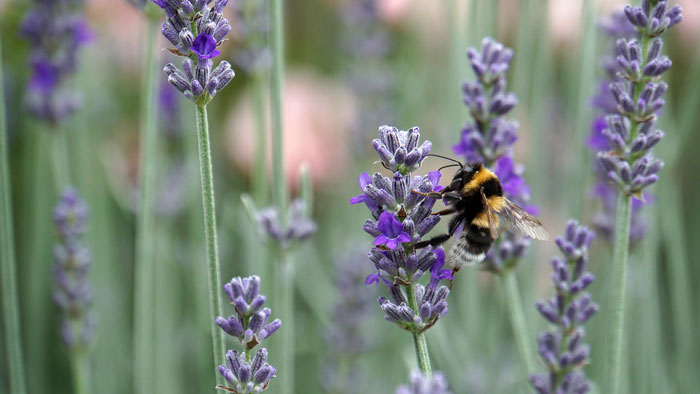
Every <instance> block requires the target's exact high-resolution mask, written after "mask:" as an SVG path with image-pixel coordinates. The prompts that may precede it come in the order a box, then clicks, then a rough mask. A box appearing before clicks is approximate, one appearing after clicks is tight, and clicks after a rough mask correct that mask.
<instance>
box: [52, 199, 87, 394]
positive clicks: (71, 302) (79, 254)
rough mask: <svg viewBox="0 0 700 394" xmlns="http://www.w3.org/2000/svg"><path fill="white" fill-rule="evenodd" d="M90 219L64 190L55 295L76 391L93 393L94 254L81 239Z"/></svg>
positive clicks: (56, 219) (56, 213) (58, 213)
mask: <svg viewBox="0 0 700 394" xmlns="http://www.w3.org/2000/svg"><path fill="white" fill-rule="evenodd" d="M87 219H88V208H87V205H85V202H84V201H83V200H82V198H81V197H80V196H79V195H78V193H77V192H76V191H75V190H73V189H71V188H68V189H66V190H64V191H63V193H62V195H61V199H60V200H59V202H58V204H57V205H56V208H55V209H54V223H55V225H56V229H57V231H58V234H59V242H57V243H56V245H55V246H54V250H53V256H54V265H53V274H54V281H55V288H54V292H53V298H54V301H55V302H56V304H57V305H58V307H59V309H60V310H61V312H62V316H61V337H62V339H63V343H64V345H66V347H67V348H68V352H69V355H70V362H71V366H72V373H73V386H74V387H73V388H74V391H75V393H76V394H88V393H90V392H91V390H90V364H89V359H88V355H89V353H88V349H89V345H90V343H91V342H92V338H93V336H94V331H95V325H96V322H95V316H94V314H93V313H92V312H91V311H90V306H91V304H92V299H93V290H92V286H91V285H90V281H89V278H88V274H89V269H90V266H91V265H92V255H91V252H90V249H89V248H88V247H87V246H86V245H85V244H84V242H83V240H82V237H83V235H84V234H85V230H86V228H87Z"/></svg>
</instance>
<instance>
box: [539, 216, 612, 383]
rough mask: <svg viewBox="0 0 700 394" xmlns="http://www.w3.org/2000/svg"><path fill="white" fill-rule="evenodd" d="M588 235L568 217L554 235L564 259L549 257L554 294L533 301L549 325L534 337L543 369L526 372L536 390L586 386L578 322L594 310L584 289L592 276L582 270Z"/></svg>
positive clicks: (585, 264) (584, 348)
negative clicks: (560, 233)
mask: <svg viewBox="0 0 700 394" xmlns="http://www.w3.org/2000/svg"><path fill="white" fill-rule="evenodd" d="M594 238H595V233H593V232H592V231H590V230H589V229H588V228H586V227H585V226H581V225H579V224H578V223H577V222H576V221H574V220H570V221H569V223H568V224H567V226H566V232H565V235H564V236H563V237H557V238H556V244H557V246H558V247H559V250H560V251H561V253H562V254H563V256H564V258H563V259H562V258H560V257H555V258H554V259H552V269H553V272H552V285H553V286H554V290H555V295H554V296H553V297H552V298H550V299H549V300H546V301H538V302H537V303H536V305H535V307H536V308H537V310H538V311H539V312H540V314H541V315H542V316H543V317H544V318H545V319H546V320H547V321H549V322H550V323H551V324H553V325H554V326H555V327H554V329H552V330H548V331H545V332H543V333H541V334H540V336H539V337H538V340H537V342H538V344H539V346H538V351H539V354H540V357H542V361H543V362H544V365H545V366H546V367H547V369H548V370H549V372H547V373H544V374H535V375H532V376H530V383H531V384H532V386H533V388H535V390H536V391H537V392H538V393H540V394H556V393H561V392H573V393H581V394H583V393H587V392H588V391H589V390H590V388H591V383H590V382H589V381H588V380H587V379H586V376H585V374H584V372H583V367H584V366H585V365H586V363H588V359H589V354H590V347H589V346H588V345H586V344H585V343H583V337H584V334H585V331H584V329H583V324H584V323H586V322H587V321H588V320H589V319H590V318H591V317H592V316H593V315H594V314H595V313H596V312H597V311H598V305H597V304H595V303H594V302H593V301H592V299H591V295H590V294H589V293H588V292H586V291H585V290H586V288H587V287H588V286H590V285H591V283H593V280H594V279H595V277H594V276H593V274H591V273H590V272H587V271H586V269H587V267H588V248H589V247H590V245H591V243H592V242H593V239H594Z"/></svg>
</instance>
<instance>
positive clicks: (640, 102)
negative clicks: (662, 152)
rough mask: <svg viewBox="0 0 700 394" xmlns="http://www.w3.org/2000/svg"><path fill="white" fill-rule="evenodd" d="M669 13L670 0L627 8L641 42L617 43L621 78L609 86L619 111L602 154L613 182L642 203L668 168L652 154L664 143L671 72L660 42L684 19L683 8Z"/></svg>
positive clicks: (604, 132) (602, 164)
mask: <svg viewBox="0 0 700 394" xmlns="http://www.w3.org/2000/svg"><path fill="white" fill-rule="evenodd" d="M667 8H668V1H666V0H659V1H658V2H656V3H655V5H654V7H651V2H650V1H649V0H645V1H644V2H643V5H642V7H633V6H627V7H626V8H625V15H626V16H627V18H628V20H629V22H630V23H631V24H632V25H634V26H635V27H636V28H637V32H638V37H639V38H637V37H634V38H619V39H618V40H617V43H616V55H617V57H616V61H617V68H618V70H617V75H618V76H617V78H616V80H615V81H613V82H612V83H610V85H609V89H610V93H611V94H612V97H613V98H614V100H615V102H616V103H617V107H616V108H615V109H614V110H613V111H611V112H610V114H609V115H608V116H606V117H605V126H606V127H605V128H604V129H603V130H602V132H601V134H602V136H603V137H604V140H606V142H607V145H608V146H606V147H605V149H601V151H599V152H598V154H597V158H598V165H599V166H600V168H601V171H603V172H604V173H605V174H606V175H607V178H608V181H610V182H612V183H613V184H614V185H615V186H616V187H617V188H618V189H619V190H620V192H622V193H625V194H627V195H632V196H635V197H637V198H638V199H642V197H641V196H642V190H644V189H645V188H646V187H647V186H649V185H651V184H653V183H655V182H656V181H657V180H658V178H659V176H658V173H659V171H660V170H661V168H662V167H663V162H662V161H661V160H660V159H658V158H656V157H655V156H654V155H653V153H652V148H653V147H654V146H656V144H658V143H659V142H661V140H662V139H663V137H664V132H663V131H661V130H659V129H657V128H656V118H657V114H658V113H659V111H660V110H661V109H662V108H663V106H664V104H665V100H664V94H665V93H666V90H667V89H668V85H667V84H666V83H665V82H663V81H660V78H661V75H662V74H664V73H665V72H666V71H668V69H669V68H671V60H670V59H669V58H668V57H667V56H664V55H662V53H661V49H662V47H663V39H662V38H661V36H662V34H663V33H665V32H666V30H667V29H669V28H670V27H672V26H674V25H676V24H677V23H679V22H680V21H681V19H682V17H683V16H682V12H681V8H680V7H679V6H675V7H673V8H672V9H670V10H667Z"/></svg>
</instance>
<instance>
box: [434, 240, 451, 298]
mask: <svg viewBox="0 0 700 394" xmlns="http://www.w3.org/2000/svg"><path fill="white" fill-rule="evenodd" d="M433 253H435V256H437V259H436V260H435V262H434V263H433V265H432V266H431V267H430V284H429V285H428V287H429V288H433V289H436V288H437V287H438V285H439V284H440V281H441V280H443V279H449V280H452V279H454V278H453V277H452V270H451V269H447V268H442V267H444V266H445V251H444V250H443V249H442V248H437V249H435V250H433Z"/></svg>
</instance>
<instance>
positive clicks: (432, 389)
mask: <svg viewBox="0 0 700 394" xmlns="http://www.w3.org/2000/svg"><path fill="white" fill-rule="evenodd" d="M396 394H452V392H451V391H450V390H449V389H448V387H447V380H446V379H445V376H443V374H442V373H440V372H435V373H434V374H432V376H425V375H423V374H421V373H420V372H417V371H414V372H413V373H411V383H410V384H409V385H408V386H401V387H399V388H398V389H397V390H396Z"/></svg>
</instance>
